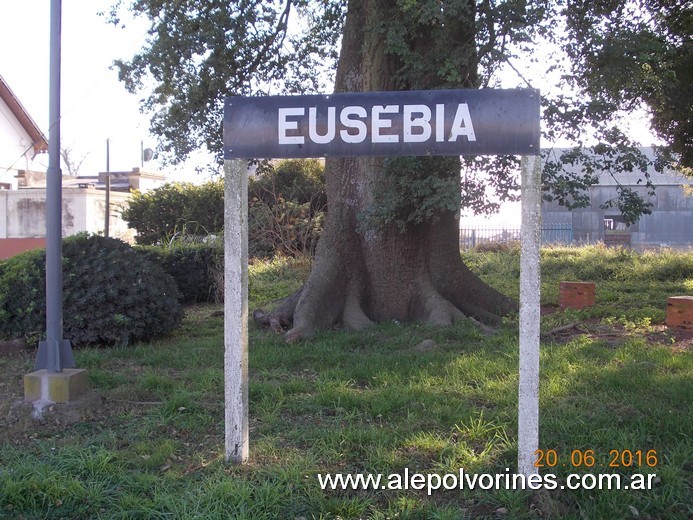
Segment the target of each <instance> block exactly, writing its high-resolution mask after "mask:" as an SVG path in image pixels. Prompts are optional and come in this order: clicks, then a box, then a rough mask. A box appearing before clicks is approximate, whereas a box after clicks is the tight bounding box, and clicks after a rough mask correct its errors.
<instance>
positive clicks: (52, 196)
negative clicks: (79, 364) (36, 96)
mask: <svg viewBox="0 0 693 520" xmlns="http://www.w3.org/2000/svg"><path fill="white" fill-rule="evenodd" d="M61 20H62V0H51V16H50V78H49V89H50V99H49V105H48V112H49V124H50V127H49V129H48V170H47V172H46V177H47V179H46V340H45V341H41V342H40V343H39V350H38V354H37V355H36V362H35V364H34V368H35V369H36V370H39V369H44V368H45V369H46V371H47V372H48V373H49V374H52V373H58V372H62V370H63V368H74V367H75V361H74V358H73V356H72V347H71V345H70V342H69V341H68V340H65V339H63V275H62V188H63V184H62V171H61V169H60V54H61V49H60V40H61Z"/></svg>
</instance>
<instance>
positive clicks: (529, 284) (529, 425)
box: [517, 155, 541, 476]
mask: <svg viewBox="0 0 693 520" xmlns="http://www.w3.org/2000/svg"><path fill="white" fill-rule="evenodd" d="M521 199H522V224H521V236H522V242H521V246H520V247H521V252H520V383H519V390H518V405H517V434H518V446H517V466H518V473H520V474H522V475H525V476H529V475H532V474H534V473H537V472H538V471H537V468H536V467H534V461H535V460H536V455H535V451H536V450H537V449H538V448H539V333H540V330H539V325H540V320H541V308H540V281H541V274H540V272H539V253H540V251H539V248H540V246H541V156H538V155H537V156H533V157H529V156H527V157H523V158H522V194H521Z"/></svg>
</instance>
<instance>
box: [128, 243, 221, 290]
mask: <svg viewBox="0 0 693 520" xmlns="http://www.w3.org/2000/svg"><path fill="white" fill-rule="evenodd" d="M135 250H136V251H138V253H140V254H142V255H144V256H145V257H147V258H148V259H149V260H151V261H153V262H155V263H157V264H158V265H160V266H161V267H162V268H163V269H164V270H165V271H166V272H167V273H168V274H170V275H171V276H172V277H173V279H174V280H175V281H176V284H177V285H178V291H179V292H180V298H181V299H180V301H181V303H184V304H191V303H202V302H216V301H219V300H220V294H221V293H220V291H222V290H223V279H222V276H223V262H224V249H223V245H222V244H221V243H220V242H216V241H215V242H213V243H209V244H174V245H173V246H170V247H165V246H138V247H136V248H135Z"/></svg>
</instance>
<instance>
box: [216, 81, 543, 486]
mask: <svg viewBox="0 0 693 520" xmlns="http://www.w3.org/2000/svg"><path fill="white" fill-rule="evenodd" d="M539 106H540V96H539V91H538V90H535V89H509V90H496V89H485V90H473V89H463V90H433V91H405V92H365V93H340V94H333V95H329V96H270V97H233V98H227V99H226V102H225V105H224V159H225V173H226V188H225V210H224V218H225V230H226V231H225V246H224V254H225V268H224V269H225V271H224V272H225V281H224V298H225V300H224V302H225V303H224V309H225V310H224V316H225V318H224V320H225V321H224V327H225V329H224V330H225V332H224V343H225V393H226V416H225V417H226V459H227V460H231V461H232V462H236V463H239V462H244V461H245V460H246V459H247V457H248V331H247V326H248V229H247V219H248V205H247V190H248V184H247V183H248V174H247V166H246V165H247V163H246V160H247V159H251V158H256V159H259V158H273V159H274V158H300V157H354V156H381V157H384V156H414V155H523V156H526V155H537V154H539V153H540V150H539V136H540V129H539ZM527 161H528V159H525V160H524V162H523V164H524V165H525V166H526V165H527V164H529V163H527ZM531 165H532V166H531V167H529V170H527V167H525V166H523V173H522V183H523V191H522V204H523V224H522V225H523V235H522V251H523V260H522V267H521V271H520V272H521V274H520V278H521V285H522V287H525V290H524V291H525V292H524V294H526V295H527V298H528V301H529V302H530V304H529V306H527V305H526V304H522V303H521V306H520V338H521V339H520V406H519V422H520V430H519V432H520V433H519V435H520V441H519V445H520V447H521V448H520V454H521V457H519V458H518V462H519V466H520V472H525V471H527V472H529V473H531V472H532V471H531V468H530V469H527V468H526V467H525V465H524V464H525V458H526V457H525V456H526V453H527V450H530V451H529V456H530V457H531V456H533V453H534V450H536V449H537V447H538V446H537V435H535V434H534V433H532V432H534V431H536V427H537V425H538V406H537V398H538V397H537V396H538V393H537V391H538V386H537V385H538V359H539V358H538V356H539V312H538V286H539V254H538V243H539V233H540V231H539V228H538V222H539V206H538V204H539V202H538V201H539V199H538V198H536V197H535V195H536V193H538V192H537V189H538V188H537V187H538V186H539V184H538V183H539V181H538V180H537V179H538V177H537V176H538V175H539V171H540V166H539V165H540V160H539V159H534V160H533V161H532V162H531ZM526 171H530V173H531V175H528V174H527V172H526ZM525 183H528V186H527V187H525ZM526 197H527V201H525V198H526ZM533 197H534V198H533ZM525 209H527V211H528V214H531V215H533V216H532V218H531V219H527V218H525V215H524V213H525ZM525 250H526V251H525ZM522 299H523V296H521V300H522ZM535 300H536V301H535ZM535 361H536V363H535ZM535 389H537V391H535ZM530 462H531V461H530Z"/></svg>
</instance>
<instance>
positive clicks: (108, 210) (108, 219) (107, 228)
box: [103, 138, 111, 238]
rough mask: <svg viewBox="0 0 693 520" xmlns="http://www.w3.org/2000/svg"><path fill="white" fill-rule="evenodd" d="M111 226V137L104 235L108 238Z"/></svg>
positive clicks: (108, 153) (107, 169)
mask: <svg viewBox="0 0 693 520" xmlns="http://www.w3.org/2000/svg"><path fill="white" fill-rule="evenodd" d="M110 227H111V139H110V138H108V139H106V221H105V222H104V228H103V236H105V237H106V238H108V236H109V233H110Z"/></svg>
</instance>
